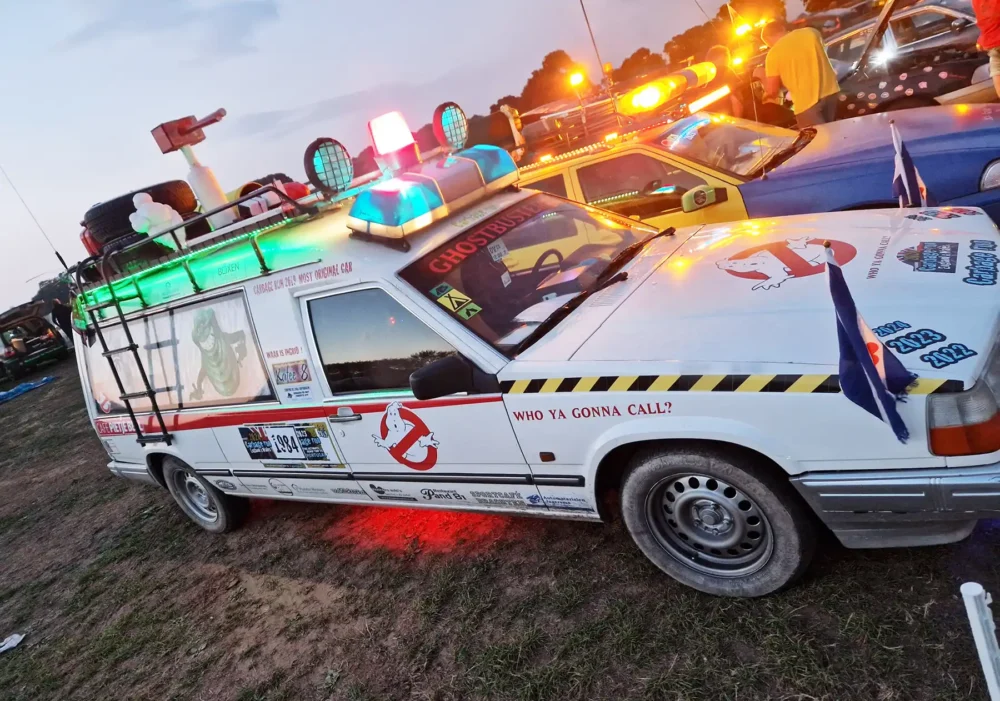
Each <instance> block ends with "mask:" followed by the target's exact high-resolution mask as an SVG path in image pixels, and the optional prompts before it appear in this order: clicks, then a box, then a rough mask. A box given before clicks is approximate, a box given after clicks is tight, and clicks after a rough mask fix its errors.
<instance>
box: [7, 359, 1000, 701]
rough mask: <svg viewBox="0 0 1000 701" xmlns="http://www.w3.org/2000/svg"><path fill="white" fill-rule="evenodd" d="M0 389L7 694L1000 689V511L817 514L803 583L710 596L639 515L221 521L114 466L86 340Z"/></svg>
mask: <svg viewBox="0 0 1000 701" xmlns="http://www.w3.org/2000/svg"><path fill="white" fill-rule="evenodd" d="M48 372H49V373H50V374H55V375H57V376H58V378H59V379H58V380H57V381H56V382H54V383H52V384H50V385H47V386H46V387H43V388H41V389H39V390H36V391H34V392H31V393H29V394H27V395H24V396H22V397H20V398H18V399H16V400H14V401H12V402H9V403H7V404H4V405H2V406H0V639H2V638H3V637H5V636H6V635H8V634H10V633H13V632H21V633H26V634H27V638H26V640H25V642H23V643H22V644H21V646H20V647H18V648H17V649H15V650H14V651H12V652H8V653H5V654H3V655H0V696H2V697H3V698H4V699H17V700H22V699H23V700H26V701H27V700H30V701H37V700H38V699H66V698H73V699H110V698H114V699H141V698H149V699H234V700H237V701H264V700H271V701H277V700H288V701H291V700H293V699H294V700H296V701H297V700H299V699H303V700H307V701H308V700H312V699H317V700H318V699H345V700H350V701H361V700H363V699H372V700H374V699H379V700H381V699H435V700H442V701H443V700H446V699H517V700H524V701H529V700H542V699H560V700H563V699H567V700H571V699H626V698H627V699H633V698H634V699H665V700H670V701H674V700H679V699H685V700H689V699H690V700H695V699H711V700H713V701H716V700H721V699H732V700H734V701H735V700H737V699H739V700H741V701H743V700H749V699H795V700H818V699H824V700H827V699H828V700H831V701H832V700H841V699H877V700H879V701H895V700H899V701H904V700H906V701H908V700H910V699H916V700H921V699H927V700H930V699H935V700H938V699H983V698H986V694H985V691H984V684H983V682H982V678H981V673H980V670H979V667H978V662H977V659H976V657H975V651H974V648H973V644H972V639H971V635H970V633H969V629H968V624H967V621H966V619H965V613H964V609H963V605H962V601H961V598H960V597H959V596H958V588H959V585H960V584H961V583H962V582H963V581H968V580H977V581H980V582H982V583H983V584H984V585H985V586H986V587H987V589H988V590H990V589H991V590H993V591H994V592H997V591H1000V572H998V563H1000V557H998V556H1000V537H998V536H1000V532H998V529H997V528H996V527H995V526H993V525H992V524H988V523H987V524H982V525H981V526H980V528H979V529H978V530H977V531H976V533H975V534H974V535H973V536H972V537H971V538H970V539H969V540H967V541H966V542H964V543H961V544H959V545H955V546H949V547H941V548H926V549H914V550H890V551H873V552H863V551H861V552H859V551H848V550H845V549H843V548H841V547H840V546H838V545H837V544H836V543H834V542H832V541H830V540H829V539H827V540H824V542H823V544H822V545H821V547H820V554H819V556H818V558H817V561H816V563H815V564H814V566H813V567H812V568H811V570H810V571H809V573H808V575H807V577H806V579H805V581H804V582H803V583H802V584H801V585H799V586H798V587H797V588H795V589H793V590H791V591H789V592H787V593H784V594H780V595H777V596H772V597H769V598H766V599H763V600H755V601H734V600H723V599H716V598H711V597H708V596H704V595H701V594H698V593H696V592H693V591H691V590H688V589H685V588H684V587H682V586H680V585H678V584H676V583H674V582H673V581H672V580H670V579H668V578H667V577H665V576H664V575H662V574H661V573H660V572H659V571H658V570H656V569H655V568H654V567H653V566H652V565H651V564H649V563H648V562H647V561H646V560H645V558H644V557H643V556H642V555H641V554H640V553H639V552H638V551H637V549H636V548H635V547H634V546H633V544H632V542H631V541H630V539H629V537H628V535H627V533H625V531H624V529H623V528H622V526H621V525H620V524H614V525H610V526H601V525H591V524H576V523H563V522H547V521H540V520H529V519H517V518H508V517H500V516H479V515H464V514H448V513H444V512H439V513H429V512H423V511H410V510H405V509H376V508H367V509H366V508H360V507H358V508H344V507H325V506H315V505H304V504H294V503H277V502H268V501H259V502H255V503H254V507H253V511H252V514H251V518H250V521H249V523H248V524H247V526H246V527H244V528H243V529H242V530H240V531H238V532H236V533H233V534H231V535H228V536H222V537H217V536H212V535H209V534H208V533H205V532H203V531H201V530H200V529H198V528H197V527H195V526H194V525H193V524H190V523H189V522H187V521H186V520H185V518H184V517H183V516H182V514H181V513H180V511H179V510H178V509H176V508H175V507H174V506H173V503H172V501H171V500H170V497H169V496H168V494H167V493H166V492H164V491H162V490H158V489H153V488H150V487H144V486H141V485H132V484H130V483H126V482H123V481H121V480H118V479H116V478H113V477H112V476H111V475H110V473H109V472H108V471H107V469H106V468H105V464H106V463H107V458H106V455H105V454H104V451H103V449H102V447H101V444H100V443H99V442H98V440H97V439H96V437H95V436H94V434H93V431H92V430H91V428H90V426H89V425H88V423H87V418H86V413H85V411H84V408H83V400H82V396H81V392H80V387H79V381H78V380H77V378H76V370H75V367H74V366H73V365H72V363H65V364H63V365H60V366H57V367H55V368H51V369H49V371H48Z"/></svg>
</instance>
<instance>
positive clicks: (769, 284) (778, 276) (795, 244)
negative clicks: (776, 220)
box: [716, 236, 858, 290]
mask: <svg viewBox="0 0 1000 701" xmlns="http://www.w3.org/2000/svg"><path fill="white" fill-rule="evenodd" d="M824 240H825V239H814V238H810V237H809V236H801V237H799V238H796V239H788V240H786V241H777V242H775V243H767V244H764V245H763V246H755V247H754V248H748V249H747V250H745V251H740V252H739V253H735V254H733V255H731V256H729V257H728V258H724V259H723V260H720V261H718V262H717V263H716V266H718V267H719V268H721V269H722V270H725V271H726V272H727V273H729V274H730V275H735V276H736V277H742V278H747V279H749V280H757V281H758V282H757V283H756V284H755V285H754V286H753V289H755V290H760V289H764V290H770V289H771V288H774V287H781V285H782V283H784V282H785V281H787V280H791V279H793V278H800V277H808V276H809V275H816V274H818V273H822V272H823V271H825V270H826V263H825V262H824V261H825V258H824V257H825V255H826V254H825V252H824V251H823V242H824ZM830 246H831V247H832V248H833V255H834V257H835V258H836V259H837V262H838V263H840V264H841V265H845V264H846V263H849V262H850V261H852V260H854V256H856V255H857V253H858V251H857V249H856V248H854V246H852V245H851V244H849V243H844V242H843V241H830Z"/></svg>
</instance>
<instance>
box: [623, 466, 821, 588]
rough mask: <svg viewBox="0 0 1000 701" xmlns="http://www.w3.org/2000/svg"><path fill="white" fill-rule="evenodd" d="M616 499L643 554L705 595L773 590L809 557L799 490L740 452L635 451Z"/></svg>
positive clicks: (808, 524)
mask: <svg viewBox="0 0 1000 701" xmlns="http://www.w3.org/2000/svg"><path fill="white" fill-rule="evenodd" d="M621 499H622V514H623V517H624V520H625V524H626V526H627V527H628V529H629V532H630V533H631V535H632V538H633V539H634V540H635V542H636V544H637V545H638V546H639V548H640V549H641V550H642V551H643V553H645V554H646V556H647V557H648V558H649V559H650V560H652V561H653V563H654V564H655V565H656V566H657V567H659V568H660V569H661V570H663V571H664V572H666V573H667V574H669V575H670V576H671V577H673V578H674V579H676V580H678V581H680V582H682V583H683V584H687V585H688V586H690V587H694V588H695V589H698V590H699V591H703V592H705V593H707V594H715V595H717V596H738V597H754V596H764V595H766V594H771V593H773V592H775V591H778V590H780V589H782V588H784V587H786V586H788V585H789V584H791V583H792V582H794V581H795V580H796V579H797V578H798V577H799V576H801V575H802V573H803V572H804V571H805V569H806V567H808V565H809V562H810V560H811V559H812V554H813V549H814V545H815V532H814V528H813V523H812V519H811V517H810V514H809V512H808V511H807V509H806V508H805V507H804V506H803V504H802V502H801V500H800V498H799V497H798V495H797V494H795V492H794V490H793V489H792V487H791V485H789V484H788V482H787V481H786V480H782V479H779V478H776V477H774V476H772V475H771V474H770V473H769V471H767V470H766V469H761V466H759V465H756V464H754V463H753V461H752V460H750V459H746V458H744V457H743V456H739V455H736V454H732V455H730V454H728V453H727V452H724V451H720V450H716V449H712V448H684V449H677V450H667V449H661V450H654V451H648V452H645V453H640V454H639V455H637V456H636V457H635V459H634V460H633V462H632V465H631V467H630V469H629V472H628V474H627V475H626V477H625V483H624V487H623V489H622V497H621Z"/></svg>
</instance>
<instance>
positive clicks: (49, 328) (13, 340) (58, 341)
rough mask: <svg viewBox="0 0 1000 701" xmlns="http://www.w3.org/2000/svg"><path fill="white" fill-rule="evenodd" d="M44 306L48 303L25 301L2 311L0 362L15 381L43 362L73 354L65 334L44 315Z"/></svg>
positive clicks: (0, 322) (0, 321)
mask: <svg viewBox="0 0 1000 701" xmlns="http://www.w3.org/2000/svg"><path fill="white" fill-rule="evenodd" d="M44 306H45V304H44V302H34V303H31V304H22V305H21V306H18V307H14V308H13V309H10V310H8V311H6V312H4V313H3V314H0V350H2V353H3V358H2V359H0V363H2V365H3V368H4V372H5V373H6V374H7V376H8V377H10V378H11V379H13V380H16V379H18V378H19V377H21V376H22V375H24V374H26V373H27V372H29V371H30V370H32V369H33V368H35V367H38V366H39V365H42V364H44V363H47V362H51V361H59V360H65V359H66V358H67V357H68V356H69V348H68V347H67V345H66V341H65V340H64V339H63V337H62V335H61V334H60V333H59V331H58V330H57V329H56V328H55V326H53V325H52V324H50V323H49V322H48V321H47V320H46V319H45V317H43V316H42V311H43V309H44Z"/></svg>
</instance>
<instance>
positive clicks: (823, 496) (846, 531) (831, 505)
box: [792, 463, 1000, 548]
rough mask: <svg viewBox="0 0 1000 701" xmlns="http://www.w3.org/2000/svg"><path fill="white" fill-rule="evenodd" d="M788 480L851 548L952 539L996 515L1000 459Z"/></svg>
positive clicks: (998, 513)
mask: <svg viewBox="0 0 1000 701" xmlns="http://www.w3.org/2000/svg"><path fill="white" fill-rule="evenodd" d="M792 484H794V485H795V488H796V489H798V491H799V493H800V494H801V495H802V496H803V498H804V499H805V500H806V501H807V502H808V503H809V505H810V506H811V507H812V508H813V511H815V512H816V515H817V516H819V517H820V518H821V519H822V520H823V522H824V523H825V524H826V525H827V526H829V527H830V529H831V530H832V531H833V532H834V533H835V534H836V535H837V537H838V538H839V539H840V541H841V542H842V543H843V544H844V545H845V546H847V547H849V548H892V547H908V546H913V545H940V544H942V543H954V542H956V541H959V540H961V539H963V538H965V537H966V536H967V535H969V533H971V532H972V529H973V528H975V525H976V522H977V521H978V520H979V519H981V518H996V517H1000V463H995V464H993V465H983V466H981V467H962V468H934V469H926V470H885V471H878V472H825V473H814V474H807V475H802V476H800V477H795V478H793V479H792Z"/></svg>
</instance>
